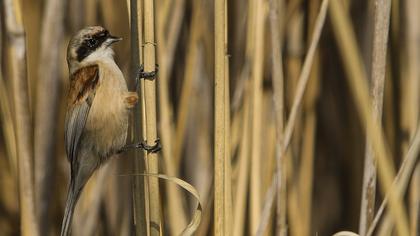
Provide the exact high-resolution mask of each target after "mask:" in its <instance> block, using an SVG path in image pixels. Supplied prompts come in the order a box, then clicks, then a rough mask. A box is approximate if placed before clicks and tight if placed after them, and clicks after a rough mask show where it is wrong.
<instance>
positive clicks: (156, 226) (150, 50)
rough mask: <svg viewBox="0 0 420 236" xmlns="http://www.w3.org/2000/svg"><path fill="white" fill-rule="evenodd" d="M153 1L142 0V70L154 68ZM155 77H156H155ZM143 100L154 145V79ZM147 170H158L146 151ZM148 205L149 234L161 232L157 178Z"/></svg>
mask: <svg viewBox="0 0 420 236" xmlns="http://www.w3.org/2000/svg"><path fill="white" fill-rule="evenodd" d="M154 11H155V10H154V1H153V0H144V54H143V58H144V70H145V71H155V70H156V56H155V53H156V48H155V21H154ZM155 78H156V77H155ZM144 100H145V111H146V127H145V128H146V142H147V144H148V145H150V146H153V145H155V144H156V143H155V141H156V140H157V139H158V136H157V123H156V118H157V117H156V79H153V80H146V81H144ZM146 158H147V167H148V168H147V171H148V172H149V173H153V174H157V173H158V172H159V161H158V154H157V153H154V152H148V153H147V157H146ZM148 183H149V207H150V235H151V236H157V235H160V234H161V231H162V230H161V227H162V225H161V219H160V217H161V216H160V214H161V207H160V194H159V181H158V179H157V178H149V179H148Z"/></svg>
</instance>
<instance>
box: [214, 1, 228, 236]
mask: <svg viewBox="0 0 420 236" xmlns="http://www.w3.org/2000/svg"><path fill="white" fill-rule="evenodd" d="M214 7H215V8H214V13H215V24H214V26H215V72H214V73H215V74H214V75H215V81H214V83H215V88H214V89H215V90H214V99H215V104H214V106H215V107H214V112H215V120H214V122H215V123H214V135H215V137H214V155H215V156H214V171H215V172H214V185H215V186H214V189H215V190H214V235H217V236H219V235H231V234H232V229H231V224H230V222H232V220H231V219H230V217H231V215H232V213H231V207H230V206H231V203H230V202H229V200H230V197H228V196H230V195H231V189H230V188H229V186H230V183H229V182H230V181H231V179H230V157H229V145H227V143H229V141H228V140H226V138H227V136H228V135H227V132H229V131H228V129H229V124H228V123H227V122H226V121H228V120H229V118H227V117H226V116H229V104H226V103H227V102H228V101H229V98H228V96H229V91H228V90H227V89H226V85H227V84H228V83H229V81H228V80H229V77H228V76H227V73H226V72H227V70H228V68H226V66H227V63H226V58H225V57H226V50H227V41H226V34H227V31H226V30H227V29H226V27H227V25H226V13H227V9H226V0H216V1H215V6H214Z"/></svg>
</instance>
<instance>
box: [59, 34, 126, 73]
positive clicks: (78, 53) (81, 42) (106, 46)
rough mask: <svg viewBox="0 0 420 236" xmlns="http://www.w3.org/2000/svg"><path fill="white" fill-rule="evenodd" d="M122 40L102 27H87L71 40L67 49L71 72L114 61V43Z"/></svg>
mask: <svg viewBox="0 0 420 236" xmlns="http://www.w3.org/2000/svg"><path fill="white" fill-rule="evenodd" d="M121 40H122V38H119V37H115V36H112V35H111V34H110V33H109V32H108V30H106V29H105V28H103V27H102V26H90V27H86V28H84V29H82V30H80V31H79V32H77V33H76V35H75V36H74V37H73V38H72V39H71V40H70V42H69V45H68V47H67V63H68V66H69V69H70V72H72V71H75V70H77V69H79V68H80V67H83V66H84V65H87V64H89V63H92V62H95V61H101V60H109V59H113V54H114V52H113V50H112V48H111V47H110V46H111V45H112V44H113V43H115V42H118V41H121Z"/></svg>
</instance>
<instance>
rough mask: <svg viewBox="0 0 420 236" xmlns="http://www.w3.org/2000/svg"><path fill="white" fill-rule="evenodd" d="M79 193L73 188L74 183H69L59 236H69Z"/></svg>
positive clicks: (77, 189) (78, 190)
mask: <svg viewBox="0 0 420 236" xmlns="http://www.w3.org/2000/svg"><path fill="white" fill-rule="evenodd" d="M80 192H81V191H80V189H79V188H75V186H74V182H73V181H71V182H70V186H69V191H68V195H67V200H66V208H65V210H64V217H63V223H62V225H61V234H60V235H61V236H69V235H70V231H71V223H72V219H73V213H74V209H75V207H76V203H77V200H78V199H79V196H80Z"/></svg>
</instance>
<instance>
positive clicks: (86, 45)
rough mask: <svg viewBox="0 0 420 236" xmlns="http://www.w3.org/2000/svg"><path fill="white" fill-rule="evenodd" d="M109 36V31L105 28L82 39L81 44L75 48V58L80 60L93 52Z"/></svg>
mask: <svg viewBox="0 0 420 236" xmlns="http://www.w3.org/2000/svg"><path fill="white" fill-rule="evenodd" d="M108 37H109V32H108V31H107V30H104V31H101V32H98V33H96V34H94V35H92V37H89V38H86V39H84V40H83V42H82V45H80V47H79V48H78V49H77V51H76V53H77V60H78V61H79V62H81V61H82V60H83V59H85V58H86V57H87V56H89V55H90V54H91V53H92V52H94V51H95V50H96V49H97V48H98V47H100V46H101V45H102V44H103V43H104V42H105V41H106V40H107V38H108Z"/></svg>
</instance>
